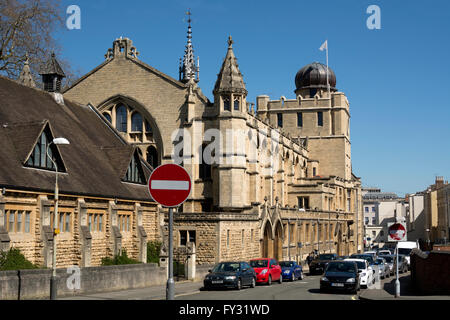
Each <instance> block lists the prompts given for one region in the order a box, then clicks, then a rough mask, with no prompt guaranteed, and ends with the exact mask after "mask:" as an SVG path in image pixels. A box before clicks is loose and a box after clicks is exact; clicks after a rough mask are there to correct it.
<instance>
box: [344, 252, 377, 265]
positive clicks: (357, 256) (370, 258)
mask: <svg viewBox="0 0 450 320" xmlns="http://www.w3.org/2000/svg"><path fill="white" fill-rule="evenodd" d="M350 258H351V259H364V260H367V262H369V264H370V265H374V264H375V259H374V258H373V255H371V254H365V253H354V254H352V255H351V256H350Z"/></svg>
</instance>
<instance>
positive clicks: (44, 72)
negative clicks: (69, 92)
mask: <svg viewBox="0 0 450 320" xmlns="http://www.w3.org/2000/svg"><path fill="white" fill-rule="evenodd" d="M39 74H40V75H41V76H42V82H43V83H44V90H45V91H47V92H55V93H61V80H62V79H63V78H65V77H66V75H65V74H64V71H63V70H62V68H61V66H60V65H59V63H58V61H57V60H56V57H55V53H52V56H51V58H50V59H49V60H48V61H47V62H46V63H45V64H44V66H43V67H42V68H41V71H40V73H39Z"/></svg>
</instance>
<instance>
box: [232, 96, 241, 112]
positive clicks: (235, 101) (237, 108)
mask: <svg viewBox="0 0 450 320" xmlns="http://www.w3.org/2000/svg"><path fill="white" fill-rule="evenodd" d="M233 105H234V110H239V105H240V103H239V97H234V103H233Z"/></svg>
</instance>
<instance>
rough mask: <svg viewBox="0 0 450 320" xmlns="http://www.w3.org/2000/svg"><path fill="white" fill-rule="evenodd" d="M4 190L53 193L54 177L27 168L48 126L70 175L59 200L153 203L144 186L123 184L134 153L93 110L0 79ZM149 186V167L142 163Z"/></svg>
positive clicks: (64, 176) (0, 180) (62, 180)
mask: <svg viewBox="0 0 450 320" xmlns="http://www.w3.org/2000/svg"><path fill="white" fill-rule="evenodd" d="M0 101H1V103H0V150H1V151H2V152H0V164H1V165H0V187H6V188H16V189H21V190H34V191H41V192H49V193H53V192H54V184H55V172H52V171H46V170H40V169H34V168H28V167H25V166H24V163H25V162H26V160H27V158H28V155H29V154H30V153H31V151H32V150H33V148H34V145H35V143H36V141H37V139H38V138H39V136H40V134H41V133H42V131H43V130H44V128H45V126H46V125H48V126H49V127H50V130H51V132H52V134H53V138H56V137H64V138H66V139H68V140H69V141H70V145H64V146H58V152H59V153H60V155H61V158H62V160H63V162H64V166H65V168H66V173H61V174H59V175H58V183H59V190H60V193H61V194H71V195H86V196H96V197H106V198H118V199H128V200H140V201H150V200H151V197H150V194H149V192H148V188H147V186H146V184H144V185H140V184H134V183H127V182H123V179H124V177H125V174H126V172H127V168H128V165H129V163H130V161H131V157H132V156H133V154H134V152H135V150H136V147H134V146H131V145H129V144H127V143H126V142H124V140H123V139H120V138H119V134H118V133H117V132H116V131H115V129H113V128H111V127H110V126H108V125H107V124H106V123H105V120H104V119H103V118H102V117H101V116H100V115H99V113H98V112H97V111H96V110H95V108H93V107H91V106H81V105H78V104H75V103H73V102H71V101H69V100H67V99H65V104H64V105H60V104H57V103H56V102H55V101H54V99H53V97H52V95H51V94H49V93H47V92H45V91H42V90H38V89H35V88H29V87H26V86H23V85H21V84H18V83H17V82H15V81H12V80H10V79H7V78H5V77H2V76H0ZM141 162H142V167H143V169H144V175H145V181H147V180H148V178H149V176H150V172H151V171H150V170H151V167H150V165H149V164H148V163H146V162H145V161H144V160H143V159H142V158H141Z"/></svg>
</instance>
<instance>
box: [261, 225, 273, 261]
mask: <svg viewBox="0 0 450 320" xmlns="http://www.w3.org/2000/svg"><path fill="white" fill-rule="evenodd" d="M263 234H264V236H263V240H262V246H261V257H263V258H270V257H272V249H273V244H272V242H273V239H272V228H271V226H270V223H269V222H268V221H267V222H266V226H265V227H264V233H263Z"/></svg>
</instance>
